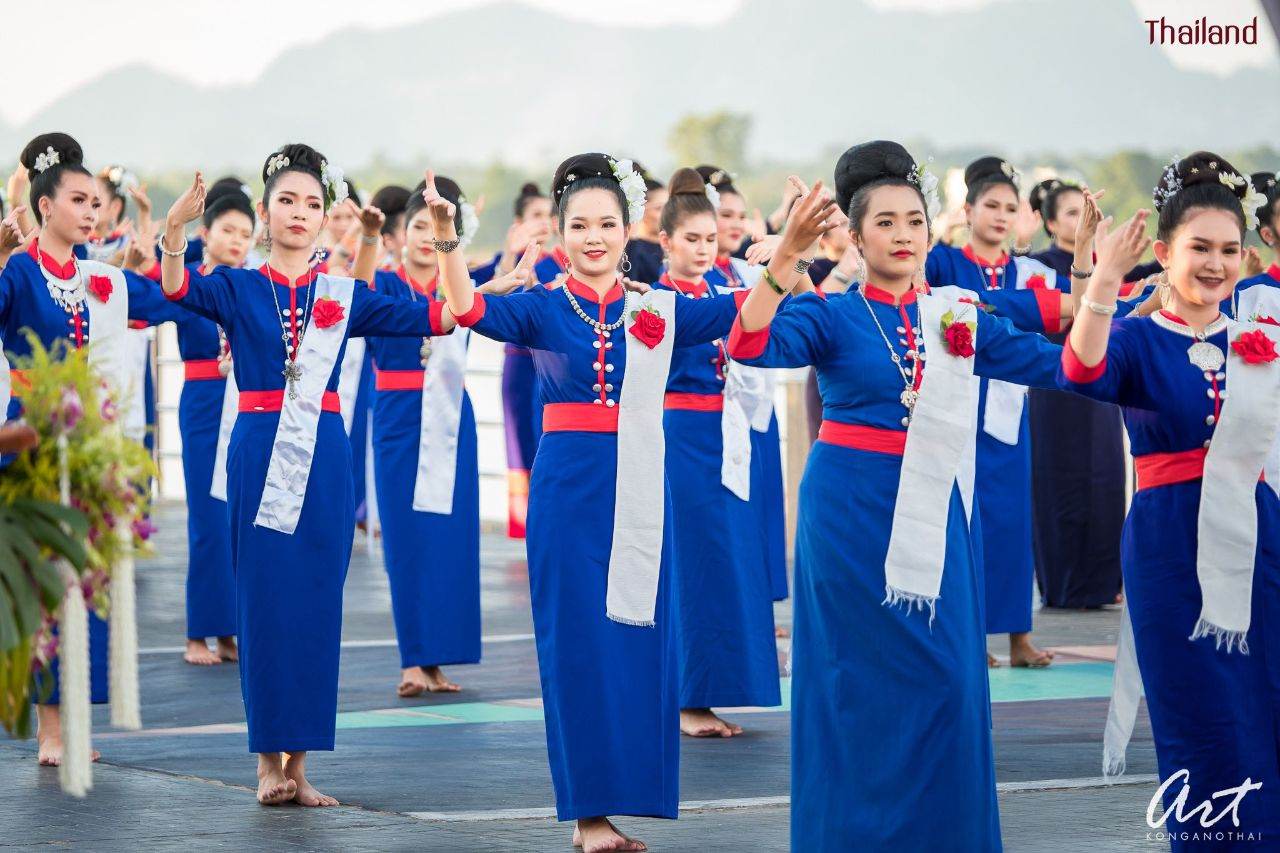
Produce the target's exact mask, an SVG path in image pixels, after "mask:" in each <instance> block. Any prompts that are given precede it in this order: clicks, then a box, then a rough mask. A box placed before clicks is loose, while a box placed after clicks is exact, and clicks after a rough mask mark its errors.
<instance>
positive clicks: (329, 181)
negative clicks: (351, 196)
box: [320, 160, 347, 207]
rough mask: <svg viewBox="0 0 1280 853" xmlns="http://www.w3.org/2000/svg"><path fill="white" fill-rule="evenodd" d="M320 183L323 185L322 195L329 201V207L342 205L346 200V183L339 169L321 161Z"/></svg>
mask: <svg viewBox="0 0 1280 853" xmlns="http://www.w3.org/2000/svg"><path fill="white" fill-rule="evenodd" d="M320 183H322V184H324V194H325V196H326V197H327V198H328V199H329V207H333V206H334V205H338V204H342V203H343V202H344V201H346V200H347V181H346V178H345V176H344V175H343V173H342V169H341V167H339V166H331V165H330V164H329V161H328V160H321V161H320Z"/></svg>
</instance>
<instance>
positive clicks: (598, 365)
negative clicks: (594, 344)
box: [591, 361, 600, 370]
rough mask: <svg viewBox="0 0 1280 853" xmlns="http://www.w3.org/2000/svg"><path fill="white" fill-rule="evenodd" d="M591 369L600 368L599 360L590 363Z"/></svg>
mask: <svg viewBox="0 0 1280 853" xmlns="http://www.w3.org/2000/svg"><path fill="white" fill-rule="evenodd" d="M591 369H592V370H599V369H600V362H598V361H597V362H595V363H593V364H592V365H591Z"/></svg>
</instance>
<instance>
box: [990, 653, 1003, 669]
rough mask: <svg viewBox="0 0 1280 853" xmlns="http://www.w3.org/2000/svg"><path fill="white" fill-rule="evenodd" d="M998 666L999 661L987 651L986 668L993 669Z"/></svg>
mask: <svg viewBox="0 0 1280 853" xmlns="http://www.w3.org/2000/svg"><path fill="white" fill-rule="evenodd" d="M998 666H1000V661H999V660H998V659H997V658H996V656H995V655H993V654H991V652H987V668H988V669H995V668H996V667H998Z"/></svg>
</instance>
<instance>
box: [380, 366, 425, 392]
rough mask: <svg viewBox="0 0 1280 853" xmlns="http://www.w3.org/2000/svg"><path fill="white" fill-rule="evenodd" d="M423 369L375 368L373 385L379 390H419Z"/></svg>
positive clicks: (420, 388)
mask: <svg viewBox="0 0 1280 853" xmlns="http://www.w3.org/2000/svg"><path fill="white" fill-rule="evenodd" d="M424 375H426V371H425V370H421V369H419V370H375V371H374V372H373V387H374V388H376V389H377V390H379V391H421V390H422V377H423V376H424Z"/></svg>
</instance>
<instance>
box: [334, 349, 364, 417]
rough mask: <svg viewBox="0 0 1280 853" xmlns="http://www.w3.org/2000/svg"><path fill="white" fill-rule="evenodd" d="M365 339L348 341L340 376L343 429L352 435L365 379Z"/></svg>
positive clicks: (339, 393) (339, 388)
mask: <svg viewBox="0 0 1280 853" xmlns="http://www.w3.org/2000/svg"><path fill="white" fill-rule="evenodd" d="M364 352H365V341H364V338H352V339H351V340H349V341H347V349H346V351H345V352H344V353H343V354H342V372H341V373H339V374H338V401H339V411H341V412H342V428H343V429H345V430H346V431H347V435H348V436H349V435H351V427H352V426H353V425H354V424H355V414H356V397H358V396H359V394H360V383H361V381H362V380H363V379H364Z"/></svg>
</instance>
